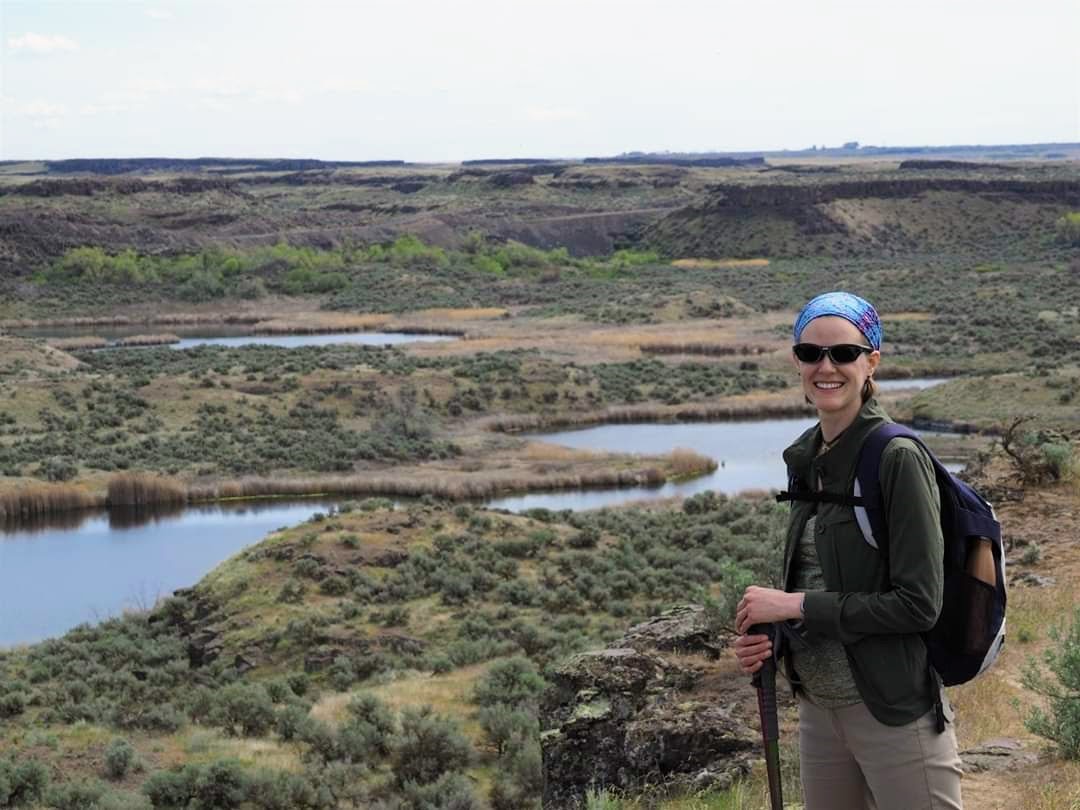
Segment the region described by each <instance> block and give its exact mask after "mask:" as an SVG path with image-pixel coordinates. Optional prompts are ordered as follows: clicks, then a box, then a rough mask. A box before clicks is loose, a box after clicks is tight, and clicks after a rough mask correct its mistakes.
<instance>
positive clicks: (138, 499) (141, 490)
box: [106, 473, 188, 506]
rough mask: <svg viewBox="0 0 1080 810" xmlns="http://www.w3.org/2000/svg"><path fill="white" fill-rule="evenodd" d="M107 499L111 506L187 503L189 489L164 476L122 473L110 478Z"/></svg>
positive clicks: (179, 482) (181, 483)
mask: <svg viewBox="0 0 1080 810" xmlns="http://www.w3.org/2000/svg"><path fill="white" fill-rule="evenodd" d="M106 499H107V500H108V503H109V505H110V506H147V505H149V504H169V503H172V504H176V503H186V502H187V500H188V488H187V486H186V485H185V484H184V483H183V482H181V481H177V480H176V479H175V478H166V477H165V476H162V475H151V474H147V473H120V474H119V475H114V476H112V477H111V478H109V483H108V485H107V488H106Z"/></svg>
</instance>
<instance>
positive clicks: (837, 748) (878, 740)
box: [799, 697, 963, 810]
mask: <svg viewBox="0 0 1080 810" xmlns="http://www.w3.org/2000/svg"><path fill="white" fill-rule="evenodd" d="M799 751H800V767H801V770H802V786H803V796H804V797H805V799H806V810H939V808H946V809H947V810H961V808H962V807H963V803H962V800H961V798H960V757H959V756H958V755H957V753H956V735H955V734H954V733H953V728H952V725H951V724H950V725H949V726H947V727H946V729H945V732H944V733H942V734H938V733H937V730H936V729H935V728H934V713H933V711H931V712H929V713H927V714H926V715H924V716H923V717H920V718H919V719H918V720H915V721H914V722H912V723H908V724H907V725H905V726H887V725H885V724H884V723H881V722H879V721H878V720H876V719H875V718H874V716H873V715H872V714H870V710H869V709H867V708H866V704H864V703H856V704H855V705H854V706H844V707H843V708H841V709H822V708H820V707H818V706H815V705H814V704H813V703H811V702H810V701H808V700H806V698H804V697H800V698H799Z"/></svg>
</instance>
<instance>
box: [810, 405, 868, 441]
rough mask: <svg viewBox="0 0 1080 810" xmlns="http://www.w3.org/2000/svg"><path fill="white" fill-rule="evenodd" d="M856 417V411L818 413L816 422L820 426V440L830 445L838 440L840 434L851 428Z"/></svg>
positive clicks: (857, 413)
mask: <svg viewBox="0 0 1080 810" xmlns="http://www.w3.org/2000/svg"><path fill="white" fill-rule="evenodd" d="M860 410H861V406H860ZM858 415H859V411H858V410H856V411H854V412H852V413H836V412H833V411H830V412H828V413H821V411H818V422H819V423H820V424H821V438H822V439H823V440H824V441H825V442H826V443H828V444H832V443H833V442H835V441H836V440H837V439H838V438H840V434H841V433H843V432H844V431H845V430H847V429H848V428H849V427H850V426H851V423H852V422H854V421H855V417H856V416H858Z"/></svg>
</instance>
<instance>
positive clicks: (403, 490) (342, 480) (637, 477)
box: [188, 466, 667, 501]
mask: <svg viewBox="0 0 1080 810" xmlns="http://www.w3.org/2000/svg"><path fill="white" fill-rule="evenodd" d="M666 478H667V476H666V475H665V473H664V471H663V470H661V469H659V468H657V467H651V466H650V467H645V468H642V469H634V470H625V469H624V470H611V469H602V470H580V471H576V472H575V471H573V470H569V471H556V472H552V473H550V474H535V473H528V472H511V471H497V472H491V473H487V474H483V473H476V474H467V473H454V472H452V471H446V470H441V471H437V472H436V471H433V472H427V471H425V472H417V473H412V474H402V475H354V476H327V477H319V478H290V479H273V478H243V479H239V480H234V481H221V482H215V483H210V484H199V485H193V486H191V487H189V488H188V498H189V500H191V501H216V500H227V499H233V498H265V497H285V496H314V495H383V496H388V497H403V498H404V497H419V496H421V495H427V494H431V495H435V496H437V497H440V498H446V499H448V500H470V499H477V498H491V497H494V496H496V495H502V494H505V493H509V492H522V491H525V490H558V489H586V488H589V487H600V488H603V487H620V486H647V485H656V484H661V483H663V482H664V481H665V480H666Z"/></svg>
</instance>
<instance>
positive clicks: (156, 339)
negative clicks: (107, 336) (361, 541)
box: [116, 333, 180, 346]
mask: <svg viewBox="0 0 1080 810" xmlns="http://www.w3.org/2000/svg"><path fill="white" fill-rule="evenodd" d="M179 342H180V336H179V335H173V334H170V333H164V334H161V335H131V336H130V337H125V338H120V339H119V340H118V341H116V345H117V346H163V345H165V344H167V343H179Z"/></svg>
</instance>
